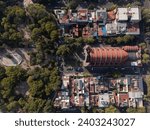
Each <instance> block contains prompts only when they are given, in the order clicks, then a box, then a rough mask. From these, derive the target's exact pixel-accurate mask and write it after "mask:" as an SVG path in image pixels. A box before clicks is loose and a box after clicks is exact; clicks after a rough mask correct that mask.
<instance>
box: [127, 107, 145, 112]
mask: <svg viewBox="0 0 150 130" xmlns="http://www.w3.org/2000/svg"><path fill="white" fill-rule="evenodd" d="M126 111H127V112H128V113H145V112H146V110H145V107H139V108H132V107H129V108H128V109H127V110H126Z"/></svg>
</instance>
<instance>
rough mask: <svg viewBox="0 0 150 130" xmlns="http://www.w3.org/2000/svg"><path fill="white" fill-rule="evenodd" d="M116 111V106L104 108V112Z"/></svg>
mask: <svg viewBox="0 0 150 130" xmlns="http://www.w3.org/2000/svg"><path fill="white" fill-rule="evenodd" d="M117 112H118V110H117V108H116V107H114V106H112V105H111V106H109V107H107V108H105V113H117Z"/></svg>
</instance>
